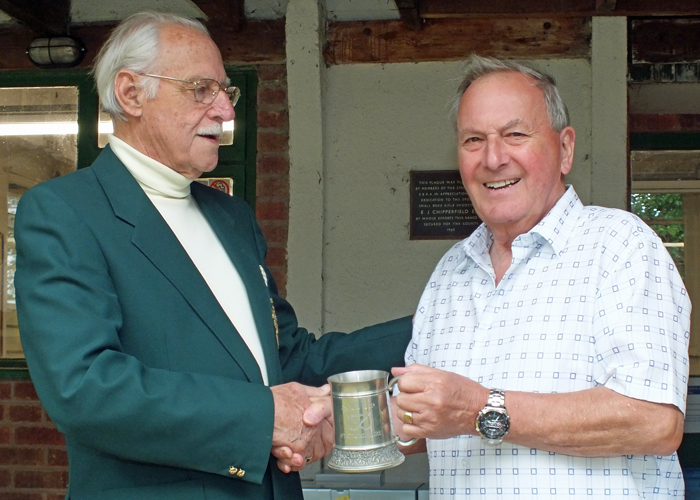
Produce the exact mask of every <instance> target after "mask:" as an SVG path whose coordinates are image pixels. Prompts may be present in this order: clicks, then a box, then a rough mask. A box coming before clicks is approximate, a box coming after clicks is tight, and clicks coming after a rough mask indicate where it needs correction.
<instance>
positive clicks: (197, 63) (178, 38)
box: [157, 25, 226, 81]
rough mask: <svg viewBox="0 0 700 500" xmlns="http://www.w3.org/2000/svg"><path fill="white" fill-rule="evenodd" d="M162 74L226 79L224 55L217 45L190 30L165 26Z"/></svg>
mask: <svg viewBox="0 0 700 500" xmlns="http://www.w3.org/2000/svg"><path fill="white" fill-rule="evenodd" d="M157 64H158V66H159V70H161V71H167V70H171V71H177V72H178V74H179V75H180V76H181V77H184V76H187V77H196V78H212V79H215V80H217V81H223V80H224V79H225V78H226V73H225V71H224V65H223V61H222V59H221V52H220V51H219V48H218V47H217V46H216V44H215V43H214V41H213V40H212V39H211V38H209V37H208V36H207V35H206V34H204V33H202V32H201V31H199V30H196V29H194V28H190V27H187V26H178V25H170V26H165V27H163V29H162V30H161V33H160V57H159V58H158V62H157Z"/></svg>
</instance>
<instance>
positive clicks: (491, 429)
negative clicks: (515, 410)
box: [476, 389, 510, 444]
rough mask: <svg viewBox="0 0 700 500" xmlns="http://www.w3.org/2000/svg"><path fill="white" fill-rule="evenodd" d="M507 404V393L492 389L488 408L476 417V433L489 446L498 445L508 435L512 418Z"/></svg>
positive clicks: (487, 404) (487, 403) (485, 407)
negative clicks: (507, 409)
mask: <svg viewBox="0 0 700 500" xmlns="http://www.w3.org/2000/svg"><path fill="white" fill-rule="evenodd" d="M505 402H506V393H505V391H503V390H502V389H491V391H490V393H489V399H488V401H487V402H486V406H484V408H483V409H482V410H480V411H479V414H478V415H477V416H476V432H478V433H479V435H480V436H481V438H482V439H485V440H486V441H487V442H488V444H498V443H500V442H501V441H503V438H504V437H506V434H508V429H509V428H510V417H509V416H508V412H507V411H506V407H505Z"/></svg>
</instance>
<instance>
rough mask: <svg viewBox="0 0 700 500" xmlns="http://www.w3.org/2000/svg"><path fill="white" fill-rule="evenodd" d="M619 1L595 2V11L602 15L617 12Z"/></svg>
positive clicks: (602, 0)
mask: <svg viewBox="0 0 700 500" xmlns="http://www.w3.org/2000/svg"><path fill="white" fill-rule="evenodd" d="M616 3H617V0H595V10H597V11H598V12H600V13H610V12H612V11H613V10H615V4H616Z"/></svg>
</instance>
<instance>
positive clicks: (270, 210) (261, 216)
mask: <svg viewBox="0 0 700 500" xmlns="http://www.w3.org/2000/svg"><path fill="white" fill-rule="evenodd" d="M255 214H256V217H257V219H258V220H288V219H289V211H288V210H287V204H286V203H284V202H281V201H262V202H256V203H255Z"/></svg>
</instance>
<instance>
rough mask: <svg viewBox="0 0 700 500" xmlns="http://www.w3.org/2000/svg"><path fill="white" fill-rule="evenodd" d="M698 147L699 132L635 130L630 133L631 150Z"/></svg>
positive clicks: (691, 148) (689, 148) (693, 148)
mask: <svg viewBox="0 0 700 500" xmlns="http://www.w3.org/2000/svg"><path fill="white" fill-rule="evenodd" d="M696 149H700V133H698V132H634V133H631V134H630V150H631V151H666V150H696Z"/></svg>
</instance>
